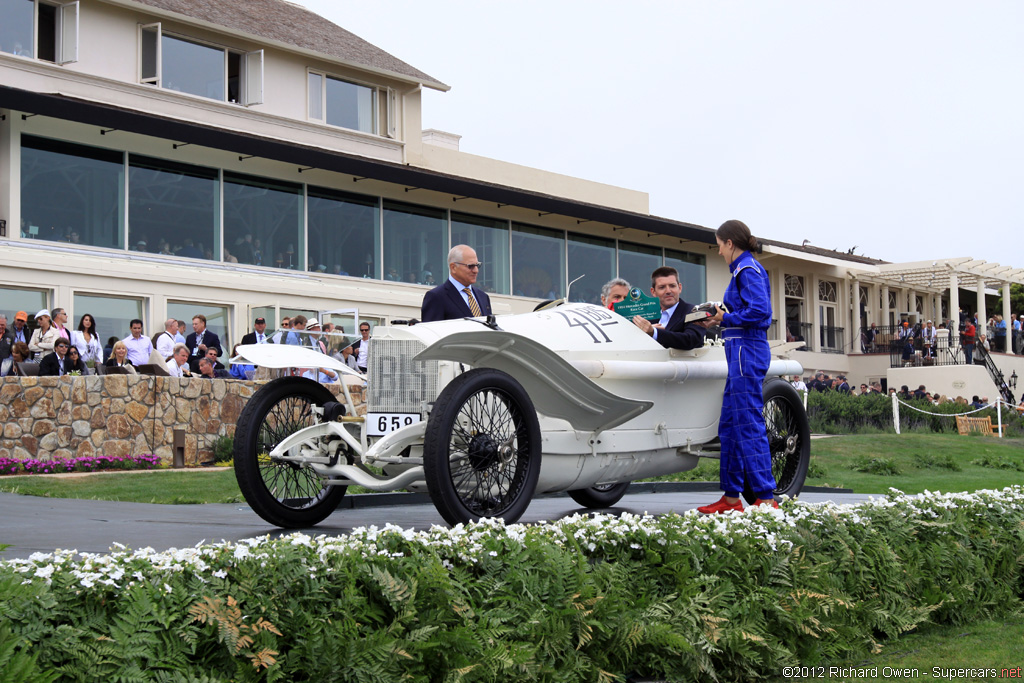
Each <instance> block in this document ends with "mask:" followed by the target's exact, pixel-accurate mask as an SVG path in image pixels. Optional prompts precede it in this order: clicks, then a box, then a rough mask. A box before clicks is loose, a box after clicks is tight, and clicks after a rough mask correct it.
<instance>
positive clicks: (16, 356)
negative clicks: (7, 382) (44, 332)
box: [3, 342, 32, 377]
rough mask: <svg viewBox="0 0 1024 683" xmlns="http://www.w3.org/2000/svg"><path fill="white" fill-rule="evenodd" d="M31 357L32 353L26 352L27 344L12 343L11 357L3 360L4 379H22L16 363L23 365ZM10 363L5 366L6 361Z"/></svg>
mask: <svg viewBox="0 0 1024 683" xmlns="http://www.w3.org/2000/svg"><path fill="white" fill-rule="evenodd" d="M31 357H32V352H30V351H29V350H28V344H26V343H25V342H14V345H13V346H11V357H10V358H8V359H5V360H4V365H3V368H4V373H3V375H4V377H22V376H23V375H22V373H21V369H20V368H19V367H18V363H24V362H26V361H28V359H29V358H31ZM8 360H9V361H11V363H10V366H8V365H7V361H8Z"/></svg>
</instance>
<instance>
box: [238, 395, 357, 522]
mask: <svg viewBox="0 0 1024 683" xmlns="http://www.w3.org/2000/svg"><path fill="white" fill-rule="evenodd" d="M334 400H335V398H334V395H333V394H331V392H330V391H328V390H327V389H325V388H324V387H323V386H321V385H320V384H318V383H316V382H314V381H313V380H310V379H305V378H303V377H281V378H279V379H275V380H274V381H272V382H269V383H268V384H266V385H265V386H264V387H263V388H262V389H260V390H259V391H257V392H256V393H255V394H254V395H253V397H252V398H250V399H249V402H248V403H246V404H245V408H243V409H242V413H241V414H240V415H239V416H238V426H237V427H236V428H235V454H234V457H235V478H236V479H237V480H238V488H240V489H241V490H242V495H243V496H245V500H246V502H247V503H249V506H250V507H251V508H252V509H253V511H254V512H255V513H256V514H258V515H259V516H260V517H262V518H263V519H265V520H266V521H268V522H270V523H271V524H273V525H275V526H279V527H283V528H286V529H296V528H301V527H308V526H312V525H314V524H317V523H318V522H321V521H323V519H324V518H326V517H327V515H329V514H331V513H332V512H334V510H335V508H337V507H338V504H339V503H340V502H341V499H342V498H343V497H344V495H345V491H346V490H347V487H345V486H324V485H323V483H322V480H321V478H320V476H319V475H317V473H316V472H314V471H313V470H312V469H310V468H308V467H302V466H300V465H297V464H294V463H283V462H274V461H273V460H271V459H270V452H271V451H272V450H274V447H276V446H277V444H279V443H281V441H283V440H284V439H285V437H287V436H290V435H291V434H293V433H295V432H297V431H298V430H300V429H303V428H304V427H309V426H311V425H314V424H316V423H317V422H318V421H319V420H320V418H319V417H318V415H317V414H316V413H314V412H313V411H312V408H313V406H321V407H322V406H323V405H324V404H325V403H329V402H331V401H334Z"/></svg>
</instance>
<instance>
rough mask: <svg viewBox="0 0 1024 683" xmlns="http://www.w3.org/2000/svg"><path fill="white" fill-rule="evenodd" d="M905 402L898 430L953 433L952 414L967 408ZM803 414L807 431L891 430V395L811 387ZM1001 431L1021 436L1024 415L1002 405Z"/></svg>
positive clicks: (994, 418) (983, 414)
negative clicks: (808, 423) (851, 392)
mask: <svg viewBox="0 0 1024 683" xmlns="http://www.w3.org/2000/svg"><path fill="white" fill-rule="evenodd" d="M905 403H907V406H910V407H907V406H902V405H901V406H900V431H924V432H936V433H953V432H956V429H957V427H956V418H955V417H954V415H957V414H959V413H964V412H966V411H967V410H969V408H968V407H967V406H964V405H959V404H956V403H944V404H942V405H939V406H937V405H934V404H933V403H931V402H929V401H925V400H918V399H911V400H909V401H905ZM915 408H916V410H915ZM920 411H925V412H920ZM927 413H938V414H937V415H929V414H927ZM972 415H973V416H976V417H991V418H992V424H996V422H997V420H998V415H997V414H996V411H995V409H994V408H988V409H986V410H982V411H979V412H977V413H972ZM807 418H808V420H809V421H810V424H811V431H812V432H816V433H819V434H865V433H874V432H884V433H888V434H892V433H893V432H894V429H893V423H892V399H891V398H890V397H889V396H886V395H884V394H875V393H872V394H868V395H867V396H854V395H853V394H841V393H839V392H836V391H827V392H820V391H812V392H810V393H809V394H808V395H807ZM1003 433H1004V435H1006V436H1009V437H1013V436H1024V418H1022V417H1021V416H1019V415H1017V414H1016V411H1012V410H1006V409H1004V410H1003Z"/></svg>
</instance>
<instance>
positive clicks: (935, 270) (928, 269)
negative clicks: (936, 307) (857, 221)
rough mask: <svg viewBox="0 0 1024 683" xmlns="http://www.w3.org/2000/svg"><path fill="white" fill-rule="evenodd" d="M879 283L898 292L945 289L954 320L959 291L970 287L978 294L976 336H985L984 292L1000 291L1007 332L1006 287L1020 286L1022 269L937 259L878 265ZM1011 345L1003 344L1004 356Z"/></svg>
mask: <svg viewBox="0 0 1024 683" xmlns="http://www.w3.org/2000/svg"><path fill="white" fill-rule="evenodd" d="M876 277H877V278H879V279H880V280H883V281H887V282H889V283H892V284H895V285H896V286H898V287H901V288H911V289H913V290H917V291H924V292H932V293H936V292H938V293H941V292H943V291H945V290H946V288H947V287H948V289H949V315H950V318H952V319H954V320H955V319H956V318H955V316H956V315H957V312H958V311H959V310H960V288H961V287H965V288H969V287H973V288H974V289H975V291H977V293H978V325H979V330H978V333H979V334H987V331H986V322H987V320H988V313H987V312H986V311H985V290H986V289H988V288H992V289H996V290H998V289H1000V288H1001V289H1002V295H1003V310H1002V312H1001V314H1002V316H1003V320H1004V321H1006V324H1007V327H1008V330H1007V334H1008V335H1009V334H1011V332H1010V331H1009V326H1010V285H1011V284H1014V283H1015V284H1019V285H1024V268H1013V267H1012V266H1003V265H1001V264H998V263H989V262H988V261H982V260H977V259H973V258H970V257H961V258H950V259H939V260H937V261H917V262H914V263H886V264H879V266H878V274H877V276H876ZM1012 346H1013V345H1012V344H1007V352H1008V353H1013V350H1012V348H1011V347H1012Z"/></svg>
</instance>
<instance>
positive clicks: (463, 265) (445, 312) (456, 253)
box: [420, 244, 491, 323]
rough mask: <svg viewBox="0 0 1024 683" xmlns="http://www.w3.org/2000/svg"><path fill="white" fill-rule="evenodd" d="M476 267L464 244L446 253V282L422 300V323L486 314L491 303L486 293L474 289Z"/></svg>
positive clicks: (469, 249) (471, 253) (470, 250)
mask: <svg viewBox="0 0 1024 683" xmlns="http://www.w3.org/2000/svg"><path fill="white" fill-rule="evenodd" d="M480 266H481V263H480V261H478V260H477V257H476V251H474V250H473V248H472V247H469V246H467V245H465V244H457V245H455V246H454V247H452V249H451V251H449V252H448V279H447V280H445V281H444V282H442V283H441V284H440V285H438V286H437V287H434V288H433V289H432V290H430V291H429V292H427V294H426V296H424V297H423V305H422V306H421V307H420V318H421V319H422V320H423V322H425V323H429V322H433V321H435V320H457V319H459V318H469V317H471V316H472V317H478V316H481V315H490V314H491V300H490V298H489V297H488V296H487V292H485V291H484V290H482V289H480V288H479V287H476V286H475V285H476V278H477V275H479V274H480Z"/></svg>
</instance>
